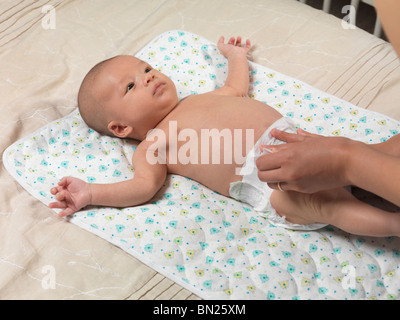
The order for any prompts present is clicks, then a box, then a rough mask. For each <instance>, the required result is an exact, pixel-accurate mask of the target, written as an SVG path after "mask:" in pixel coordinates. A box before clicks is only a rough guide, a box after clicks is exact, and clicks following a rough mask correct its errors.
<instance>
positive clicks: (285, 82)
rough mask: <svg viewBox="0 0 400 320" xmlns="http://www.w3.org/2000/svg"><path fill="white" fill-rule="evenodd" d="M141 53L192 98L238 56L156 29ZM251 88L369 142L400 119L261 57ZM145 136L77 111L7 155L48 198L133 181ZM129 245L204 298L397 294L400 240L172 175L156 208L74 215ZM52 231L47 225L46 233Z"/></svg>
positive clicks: (301, 121)
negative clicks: (294, 218)
mask: <svg viewBox="0 0 400 320" xmlns="http://www.w3.org/2000/svg"><path fill="white" fill-rule="evenodd" d="M136 56H137V57H139V58H141V59H142V60H145V61H147V62H148V63H150V64H151V65H152V66H153V67H155V68H157V69H159V70H160V71H161V72H164V73H165V74H167V75H168V76H170V77H171V79H172V80H173V81H174V82H175V84H176V86H177V89H178V94H179V96H180V97H181V98H183V97H185V96H187V95H190V94H197V93H202V92H206V91H209V90H213V89H215V88H217V87H220V86H221V85H223V83H224V80H225V78H226V72H227V61H226V59H225V58H224V57H223V56H222V55H221V54H220V53H219V51H218V49H217V47H216V45H215V44H214V43H212V42H211V41H209V40H207V39H205V38H202V37H201V36H199V35H196V34H193V33H190V32H187V31H181V30H174V31H169V32H165V33H163V34H161V35H160V36H157V37H156V38H155V39H153V40H152V41H151V42H150V43H149V44H147V45H146V46H145V47H144V48H143V49H142V50H141V51H140V52H138V53H137V54H136ZM250 69H251V72H250V76H251V89H250V92H249V95H250V97H251V98H253V99H257V100H260V101H262V102H264V103H266V104H268V105H270V106H272V107H273V108H275V109H276V110H278V111H279V112H280V113H281V114H282V115H284V116H287V117H290V118H292V119H293V120H294V121H295V122H296V124H297V126H298V127H301V128H303V129H306V130H308V131H311V132H314V133H319V134H323V135H331V136H333V135H337V136H339V135H342V136H347V137H350V138H353V139H357V140H360V141H363V142H365V143H377V142H381V141H385V140H386V139H388V138H390V137H391V136H393V135H395V134H397V133H398V132H399V130H400V124H399V122H397V121H396V120H394V119H391V118H390V117H388V116H385V115H382V114H379V113H376V112H372V111H368V110H365V109H361V108H358V107H356V106H354V105H352V104H351V103H349V102H346V101H343V100H341V99H339V98H337V97H335V96H333V95H331V94H328V93H325V92H322V91H320V90H317V89H316V88H313V87H312V86H310V85H308V84H306V83H304V82H302V81H300V80H296V79H293V78H291V77H289V76H286V75H284V74H282V73H279V72H277V71H275V70H272V69H269V68H266V67H264V66H262V65H259V64H256V63H252V62H250ZM135 148H136V142H135V141H128V140H119V139H114V138H110V137H104V136H100V135H99V134H98V133H97V132H95V131H93V130H91V129H90V128H88V127H87V126H86V124H85V123H84V122H83V120H82V118H81V117H80V115H79V112H78V111H77V110H74V111H73V112H72V113H71V114H69V115H67V116H66V117H63V118H61V119H58V120H56V121H53V122H51V123H49V124H46V125H45V126H43V127H42V128H40V129H39V130H37V131H35V132H34V133H32V134H30V135H28V136H26V137H24V138H22V139H20V140H19V141H17V142H15V143H14V144H12V145H11V146H10V147H9V148H8V149H7V150H6V151H5V152H4V155H3V161H4V165H5V166H6V168H7V170H8V171H9V172H10V174H11V175H12V176H13V177H14V178H15V179H16V180H17V181H18V182H19V183H20V184H21V185H22V186H23V187H24V188H25V189H26V190H28V191H29V192H30V193H31V194H32V195H33V196H34V197H35V198H37V199H39V200H40V201H41V202H43V203H44V204H48V203H49V202H51V201H52V195H51V194H50V192H49V190H50V188H51V187H52V186H54V185H56V184H57V182H58V181H59V179H60V178H61V177H63V176H64V175H71V176H76V177H79V178H82V179H84V180H86V181H88V182H101V183H110V182H116V181H121V180H124V179H130V178H132V177H134V170H133V169H132V167H131V157H132V154H133V152H134V151H135ZM68 220H69V221H70V222H71V223H72V224H75V225H77V226H79V227H81V228H83V229H85V230H87V231H88V232H90V233H93V234H96V235H98V236H100V237H101V238H103V239H105V240H107V241H109V242H110V243H112V244H114V245H116V246H118V247H120V248H121V249H123V250H124V251H126V252H127V253H128V254H130V255H132V256H134V257H136V258H137V259H139V260H140V261H142V262H144V263H145V264H147V265H148V266H150V267H152V268H153V269H155V270H156V271H158V272H160V273H161V274H163V275H165V276H167V277H168V278H170V279H172V280H173V281H175V282H176V283H178V284H180V285H182V286H183V287H184V288H186V289H188V290H190V291H191V292H193V293H195V294H197V295H198V296H199V297H201V298H204V299H271V300H273V299H277V300H278V299H365V298H371V299H396V298H399V295H400V270H399V265H400V240H399V238H395V237H390V238H370V237H360V236H354V235H350V234H347V233H345V232H343V231H341V230H339V229H337V228H334V227H331V226H328V227H325V228H323V229H321V230H318V231H313V232H301V231H293V230H286V229H281V228H278V227H275V226H273V225H270V224H268V223H267V222H266V221H265V220H264V219H263V218H261V217H260V216H258V215H257V213H256V212H255V211H254V210H253V209H252V208H251V207H249V206H248V205H246V204H243V203H240V202H238V201H235V200H233V199H230V198H227V197H224V196H221V195H219V194H218V193H216V192H213V191H212V190H210V189H208V188H206V187H204V186H202V185H201V184H199V183H197V182H196V181H193V180H190V179H188V178H185V177H182V176H178V175H169V176H168V178H167V180H166V181H165V184H164V186H163V187H162V189H161V190H160V191H159V192H158V193H157V195H156V196H155V197H154V198H153V199H152V200H151V201H150V202H149V203H147V204H145V205H142V206H137V207H132V208H124V209H116V208H98V207H90V208H85V210H82V211H80V212H78V213H76V214H75V215H74V216H73V217H72V218H69V219H68ZM43 232H46V230H43Z"/></svg>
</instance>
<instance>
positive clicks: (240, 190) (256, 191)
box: [229, 118, 326, 230]
mask: <svg viewBox="0 0 400 320" xmlns="http://www.w3.org/2000/svg"><path fill="white" fill-rule="evenodd" d="M274 128H276V129H279V130H281V131H286V132H290V133H296V125H295V124H294V122H293V121H292V120H291V119H289V118H280V119H279V120H278V121H276V122H274V123H273V124H272V125H271V126H270V127H269V128H268V129H267V130H266V131H265V132H264V133H263V135H262V136H261V138H260V139H258V141H257V142H256V144H255V145H254V147H253V149H252V150H250V152H249V154H248V155H247V157H246V162H245V164H244V165H243V167H242V169H241V170H240V175H242V176H243V179H242V181H237V182H233V183H231V184H230V188H229V194H230V196H231V197H232V198H234V199H236V200H239V201H242V202H246V203H248V204H250V205H251V206H252V207H253V208H254V210H256V211H258V212H260V215H261V216H263V217H264V218H266V219H267V220H268V221H269V222H270V223H271V224H273V225H275V226H280V227H284V228H286V229H295V230H316V229H320V228H323V227H325V226H326V224H320V223H313V224H308V225H300V224H294V223H291V222H289V221H286V219H285V217H281V216H280V215H278V214H277V213H276V211H275V209H274V208H272V206H271V203H270V201H269V199H270V197H271V194H272V191H273V189H271V188H270V187H268V184H267V183H266V182H263V181H261V180H260V179H258V170H257V167H256V160H257V158H258V157H260V156H261V155H263V154H264V153H266V152H267V151H260V145H278V144H282V143H284V142H282V141H280V140H278V139H275V138H274V137H272V136H271V135H270V132H271V130H272V129H274Z"/></svg>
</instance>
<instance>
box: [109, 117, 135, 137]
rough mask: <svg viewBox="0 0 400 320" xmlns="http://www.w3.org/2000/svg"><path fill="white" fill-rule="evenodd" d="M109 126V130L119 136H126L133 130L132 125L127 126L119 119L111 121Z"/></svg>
mask: <svg viewBox="0 0 400 320" xmlns="http://www.w3.org/2000/svg"><path fill="white" fill-rule="evenodd" d="M107 128H108V131H110V132H111V133H112V134H113V135H114V136H116V137H118V138H126V137H128V136H129V135H130V134H131V133H132V131H133V128H132V127H130V126H127V125H125V124H123V123H121V122H118V121H111V122H110V123H109V124H108V126H107Z"/></svg>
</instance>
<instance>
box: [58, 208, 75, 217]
mask: <svg viewBox="0 0 400 320" xmlns="http://www.w3.org/2000/svg"><path fill="white" fill-rule="evenodd" d="M74 213H75V211H74V210H72V209H71V208H66V209H65V210H63V211H61V212H59V213H58V214H57V215H58V216H59V217H60V218H62V217H66V216H69V215H71V214H74Z"/></svg>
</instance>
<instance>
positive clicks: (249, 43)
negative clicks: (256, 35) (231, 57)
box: [245, 39, 251, 50]
mask: <svg viewBox="0 0 400 320" xmlns="http://www.w3.org/2000/svg"><path fill="white" fill-rule="evenodd" d="M245 48H246V49H247V50H250V48H251V42H250V40H249V39H247V40H246V47H245Z"/></svg>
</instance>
